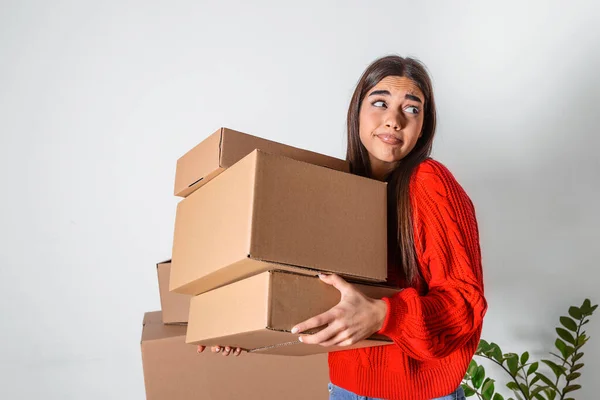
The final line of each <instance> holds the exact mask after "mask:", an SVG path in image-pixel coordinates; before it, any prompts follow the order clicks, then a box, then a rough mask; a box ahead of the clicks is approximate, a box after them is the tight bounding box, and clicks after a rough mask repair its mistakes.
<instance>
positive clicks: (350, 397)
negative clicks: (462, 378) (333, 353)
mask: <svg viewBox="0 0 600 400" xmlns="http://www.w3.org/2000/svg"><path fill="white" fill-rule="evenodd" d="M327 386H328V389H329V400H383V399H376V398H374V397H365V396H359V395H357V394H354V393H352V392H350V391H348V390H346V389H343V388H341V387H339V386H336V385H334V384H333V383H329V384H328V385H327ZM431 400H466V397H465V392H464V391H463V388H462V386H459V387H458V389H456V390H455V391H454V392H453V393H450V394H449V395H447V396H443V397H437V398H435V399H431Z"/></svg>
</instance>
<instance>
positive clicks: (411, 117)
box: [199, 56, 487, 400]
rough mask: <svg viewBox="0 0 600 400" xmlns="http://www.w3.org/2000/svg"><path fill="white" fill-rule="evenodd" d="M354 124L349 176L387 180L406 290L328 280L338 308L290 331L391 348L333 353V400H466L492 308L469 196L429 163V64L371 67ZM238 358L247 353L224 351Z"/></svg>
mask: <svg viewBox="0 0 600 400" xmlns="http://www.w3.org/2000/svg"><path fill="white" fill-rule="evenodd" d="M347 124H348V127H347V128H348V149H347V159H348V161H349V162H350V164H351V169H352V172H353V173H355V174H358V175H362V176H366V177H370V178H373V179H379V180H382V181H387V182H388V218H389V221H388V227H389V232H388V238H389V240H388V249H389V257H388V259H389V266H388V270H389V271H388V277H389V278H388V281H389V282H390V283H391V284H393V285H395V286H397V287H400V288H403V290H402V291H401V292H400V293H398V294H397V295H395V296H393V297H390V298H384V299H371V298H368V297H366V296H364V295H362V294H361V293H360V292H358V291H357V290H356V289H355V288H354V287H353V286H352V284H350V283H348V282H346V281H344V280H343V279H342V278H341V277H339V276H337V275H321V279H322V280H323V281H324V282H326V283H328V284H331V285H333V286H335V287H336V288H337V289H338V290H339V291H340V292H341V300H340V303H339V304H338V305H337V306H335V307H334V308H332V309H331V310H329V311H327V312H325V313H323V314H321V315H318V316H315V317H313V318H311V319H309V320H307V321H304V322H301V323H299V324H298V325H296V326H295V327H294V329H293V330H292V332H304V331H307V330H309V329H311V328H315V327H318V326H322V325H327V327H326V328H325V329H323V330H321V331H319V332H317V333H315V334H312V335H303V336H301V341H302V342H304V343H310V344H320V345H322V346H349V345H352V344H354V343H357V342H359V341H361V340H363V339H365V338H367V337H369V336H370V335H372V334H374V333H379V334H383V335H385V336H387V337H389V338H391V339H392V340H393V342H394V344H392V345H388V346H378V347H367V348H361V349H356V350H343V351H336V352H331V353H329V370H330V379H331V383H330V384H329V391H330V399H332V400H338V399H357V400H358V399H407V400H408V399H410V400H430V399H463V398H464V393H463V391H462V388H461V387H460V383H461V380H462V378H463V376H464V374H465V371H466V370H467V367H468V365H469V362H470V360H471V358H472V357H473V354H474V353H475V350H476V348H477V345H478V343H479V338H480V334H481V328H482V323H483V317H484V315H485V312H486V310H487V303H486V300H485V297H484V291H483V276H482V268H481V255H480V248H479V234H478V228H477V221H476V218H475V210H474V207H473V204H472V203H471V201H470V199H469V197H468V196H467V194H466V193H465V191H464V190H463V188H462V187H461V186H460V185H459V183H458V182H457V181H456V179H455V178H454V176H453V175H452V174H451V173H450V171H448V169H447V168H446V167H444V166H443V165H442V164H441V163H439V162H438V161H435V160H433V159H431V158H430V154H431V148H432V143H433V138H434V135H435V127H436V109H435V101H434V97H433V89H432V84H431V79H430V78H429V76H428V74H427V72H426V70H425V68H424V66H423V65H422V64H421V63H419V62H418V61H416V60H414V59H411V58H402V57H398V56H388V57H384V58H381V59H378V60H376V61H375V62H373V63H372V64H371V65H370V66H369V67H368V68H367V69H366V71H365V72H364V73H363V75H362V77H361V79H360V81H359V82H358V85H357V87H356V89H355V91H354V95H353V96H352V100H351V102H350V107H349V109H348V119H347ZM199 350H200V351H201V350H203V348H200V349H199ZM213 351H216V352H220V351H221V348H220V347H215V348H213ZM230 353H233V354H236V355H239V353H240V349H230V348H225V349H223V354H224V355H229V354H230Z"/></svg>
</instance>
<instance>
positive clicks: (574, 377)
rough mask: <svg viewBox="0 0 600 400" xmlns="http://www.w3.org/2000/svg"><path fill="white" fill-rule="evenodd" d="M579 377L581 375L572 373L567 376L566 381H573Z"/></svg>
mask: <svg viewBox="0 0 600 400" xmlns="http://www.w3.org/2000/svg"><path fill="white" fill-rule="evenodd" d="M580 376H581V373H579V372H572V373H570V374H569V375H567V380H568V381H574V380H575V379H577V378H579V377H580Z"/></svg>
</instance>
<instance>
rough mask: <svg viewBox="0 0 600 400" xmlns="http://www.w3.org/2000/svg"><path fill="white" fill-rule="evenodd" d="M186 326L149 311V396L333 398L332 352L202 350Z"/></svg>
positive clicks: (145, 351)
mask: <svg viewBox="0 0 600 400" xmlns="http://www.w3.org/2000/svg"><path fill="white" fill-rule="evenodd" d="M185 330H186V327H185V326H177V325H163V324H162V323H161V315H160V312H151V313H146V315H145V316H144V328H143V331H142V342H141V350H142V361H143V368H144V381H145V387H146V398H147V400H198V399H202V400H231V399H247V400H265V399H298V400H300V399H322V400H326V399H328V398H329V393H328V391H327V383H328V382H329V372H328V366H327V356H326V355H323V354H321V355H317V356H310V357H283V356H268V357H267V356H261V355H256V354H246V353H244V354H242V355H240V356H239V357H235V356H228V357H224V356H222V355H220V354H213V353H211V352H210V350H209V349H207V350H205V351H204V353H202V354H198V353H197V352H196V346H193V345H189V344H185Z"/></svg>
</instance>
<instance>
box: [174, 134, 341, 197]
mask: <svg viewBox="0 0 600 400" xmlns="http://www.w3.org/2000/svg"><path fill="white" fill-rule="evenodd" d="M255 149H261V150H264V151H266V152H269V153H273V154H279V155H282V156H286V157H290V158H294V159H296V160H300V161H305V162H308V163H311V164H315V165H321V166H323V167H328V168H332V169H335V170H338V171H344V172H348V171H349V170H350V167H349V164H348V163H347V162H346V161H344V160H340V159H338V158H334V157H330V156H326V155H323V154H319V153H315V152H312V151H308V150H303V149H298V148H296V147H292V146H287V145H284V144H281V143H277V142H273V141H271V140H266V139H262V138H259V137H256V136H252V135H248V134H245V133H242V132H238V131H234V130H232V129H227V128H220V129H218V130H217V131H216V132H215V133H213V134H212V135H210V136H209V137H208V138H206V139H205V140H204V141H202V142H201V143H200V144H199V145H197V146H196V147H194V148H193V149H192V150H190V151H188V152H187V153H186V154H185V155H183V156H182V157H181V158H180V159H179V160H177V170H176V173H175V195H176V196H181V197H185V196H188V195H189V194H190V193H192V192H193V191H195V190H196V189H198V188H200V187H201V186H203V185H205V184H206V183H207V182H209V181H210V180H211V179H213V178H214V177H215V176H217V175H218V174H220V173H221V172H223V171H224V170H225V169H226V168H229V167H231V166H232V165H233V164H235V163H236V162H238V161H239V160H241V159H242V158H244V157H245V156H246V155H248V154H250V153H251V152H252V151H253V150H255Z"/></svg>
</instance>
